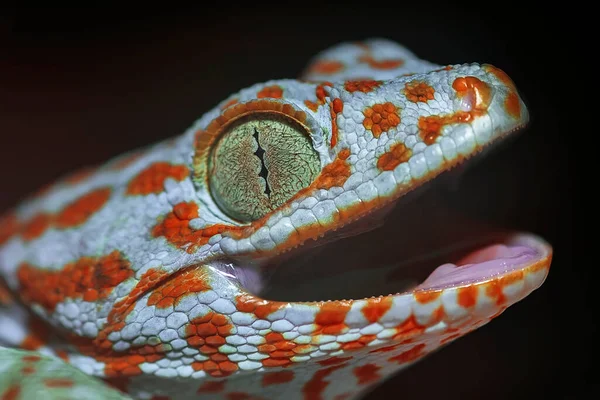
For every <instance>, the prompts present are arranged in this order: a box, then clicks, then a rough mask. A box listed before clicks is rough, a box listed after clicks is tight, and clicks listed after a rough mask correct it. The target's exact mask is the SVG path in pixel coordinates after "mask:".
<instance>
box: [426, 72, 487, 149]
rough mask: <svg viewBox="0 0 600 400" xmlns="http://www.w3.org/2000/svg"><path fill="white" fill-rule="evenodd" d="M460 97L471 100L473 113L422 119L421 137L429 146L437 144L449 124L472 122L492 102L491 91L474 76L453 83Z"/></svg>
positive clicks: (458, 79) (461, 112)
mask: <svg viewBox="0 0 600 400" xmlns="http://www.w3.org/2000/svg"><path fill="white" fill-rule="evenodd" d="M452 88H454V90H456V94H457V95H458V96H459V97H462V98H466V99H468V100H469V102H470V105H471V111H468V112H467V111H458V112H456V113H454V114H452V115H444V116H439V115H431V116H427V117H420V118H419V121H418V123H417V125H418V127H419V136H420V137H421V139H422V140H423V142H424V143H425V144H427V145H431V144H433V143H435V141H436V140H437V138H438V137H439V136H440V135H441V132H442V128H443V127H444V126H446V125H449V124H456V123H466V122H471V121H472V120H473V119H475V118H477V117H478V116H481V115H482V114H483V113H484V112H486V110H487V108H488V106H489V103H490V100H491V89H490V87H489V86H488V84H486V83H485V82H482V81H481V80H480V79H478V78H476V77H474V76H466V77H460V78H456V79H455V80H454V82H453V83H452Z"/></svg>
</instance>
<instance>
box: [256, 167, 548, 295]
mask: <svg viewBox="0 0 600 400" xmlns="http://www.w3.org/2000/svg"><path fill="white" fill-rule="evenodd" d="M464 170H465V168H460V169H458V170H457V171H454V173H461V172H464ZM452 173H453V171H450V172H449V173H445V175H444V176H443V177H442V176H440V178H441V179H435V180H433V181H431V182H430V183H428V184H426V185H425V186H424V187H423V188H421V190H415V191H413V192H411V193H408V194H407V195H405V196H403V197H401V198H400V199H398V200H396V201H394V202H393V203H392V204H390V206H389V207H384V208H382V209H380V210H377V211H375V212H373V213H372V215H369V216H367V217H365V220H364V221H358V222H356V223H353V224H351V225H349V226H348V227H345V228H343V229H341V230H340V231H336V232H333V233H332V234H331V236H330V237H329V238H328V237H327V236H325V238H321V239H320V241H321V240H324V242H325V243H326V244H324V245H318V246H317V244H318V243H320V241H319V242H314V243H313V244H312V245H313V246H311V243H308V246H300V247H298V248H297V249H295V250H294V251H292V252H290V253H286V254H283V255H281V256H278V257H276V258H274V259H272V260H270V262H269V263H268V264H266V265H264V266H263V268H262V270H261V273H262V276H261V287H260V289H258V290H254V291H253V292H254V294H257V295H259V296H261V297H263V298H265V299H269V300H279V301H300V302H302V301H319V300H344V299H346V300H347V299H360V298H367V297H372V296H381V295H389V294H397V293H402V292H408V291H415V290H435V289H443V288H447V287H454V286H462V285H470V284H473V283H476V282H483V281H486V280H489V279H492V278H494V277H498V276H501V275H504V274H508V273H510V272H512V271H515V270H519V269H526V268H528V267H530V266H532V265H534V264H536V263H538V262H540V261H544V260H547V259H548V258H549V257H551V254H552V249H551V247H550V245H549V244H547V243H546V242H545V241H544V240H543V239H542V238H539V237H537V236H535V235H532V234H525V233H517V232H514V231H510V230H507V229H503V228H498V227H497V224H494V223H490V222H488V221H486V219H485V218H476V217H473V215H472V214H473V213H471V212H470V211H471V210H468V209H467V210H464V209H463V210H461V209H460V207H458V208H457V207H456V204H460V203H461V202H460V201H458V202H457V201H454V202H453V201H450V200H449V197H452V194H451V193H449V191H448V190H446V189H447V186H446V185H445V183H447V180H448V177H451V176H452ZM476 190H481V188H478V189H476ZM454 195H455V196H459V198H460V196H465V195H467V196H468V195H470V194H469V193H466V194H465V193H462V190H458V191H457V192H456V193H454ZM360 231H362V233H358V232H360ZM357 233H358V234H357Z"/></svg>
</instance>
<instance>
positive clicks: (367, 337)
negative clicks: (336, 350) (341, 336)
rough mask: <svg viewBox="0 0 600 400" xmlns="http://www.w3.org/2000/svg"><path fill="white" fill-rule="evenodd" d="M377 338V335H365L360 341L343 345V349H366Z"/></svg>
mask: <svg viewBox="0 0 600 400" xmlns="http://www.w3.org/2000/svg"><path fill="white" fill-rule="evenodd" d="M376 338H377V336H376V335H363V336H361V337H360V338H359V339H358V340H353V341H351V342H346V343H342V346H341V348H342V349H343V350H355V349H361V348H363V347H365V346H366V345H367V344H369V343H371V342H372V341H373V340H375V339H376Z"/></svg>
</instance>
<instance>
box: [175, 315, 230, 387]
mask: <svg viewBox="0 0 600 400" xmlns="http://www.w3.org/2000/svg"><path fill="white" fill-rule="evenodd" d="M232 330H233V325H232V324H231V322H230V321H229V319H227V317H225V316H224V315H222V314H217V313H214V312H209V313H208V314H206V315H203V316H201V317H197V318H195V319H193V320H192V321H191V322H190V323H189V324H188V325H187V326H186V327H185V332H186V335H187V339H186V340H187V342H188V344H189V345H190V346H191V347H193V348H197V349H199V350H200V352H201V353H202V354H204V355H210V359H209V360H207V361H196V362H194V363H192V368H193V369H194V370H196V371H205V372H206V373H207V374H209V375H210V376H213V377H224V376H228V375H231V374H232V373H233V372H235V371H237V370H238V366H237V364H234V363H232V362H231V361H229V359H228V358H227V357H223V355H222V354H219V347H220V346H222V345H224V344H225V343H226V340H225V338H226V337H227V336H229V335H231V331H232Z"/></svg>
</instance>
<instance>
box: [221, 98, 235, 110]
mask: <svg viewBox="0 0 600 400" xmlns="http://www.w3.org/2000/svg"><path fill="white" fill-rule="evenodd" d="M238 101H239V100H238V99H237V98H235V97H234V98H233V99H231V100H229V101H228V102H226V103H225V104H223V105H222V106H221V110H224V109H226V108H228V107H231V106H232V105H234V104H236V103H237V102H238Z"/></svg>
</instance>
